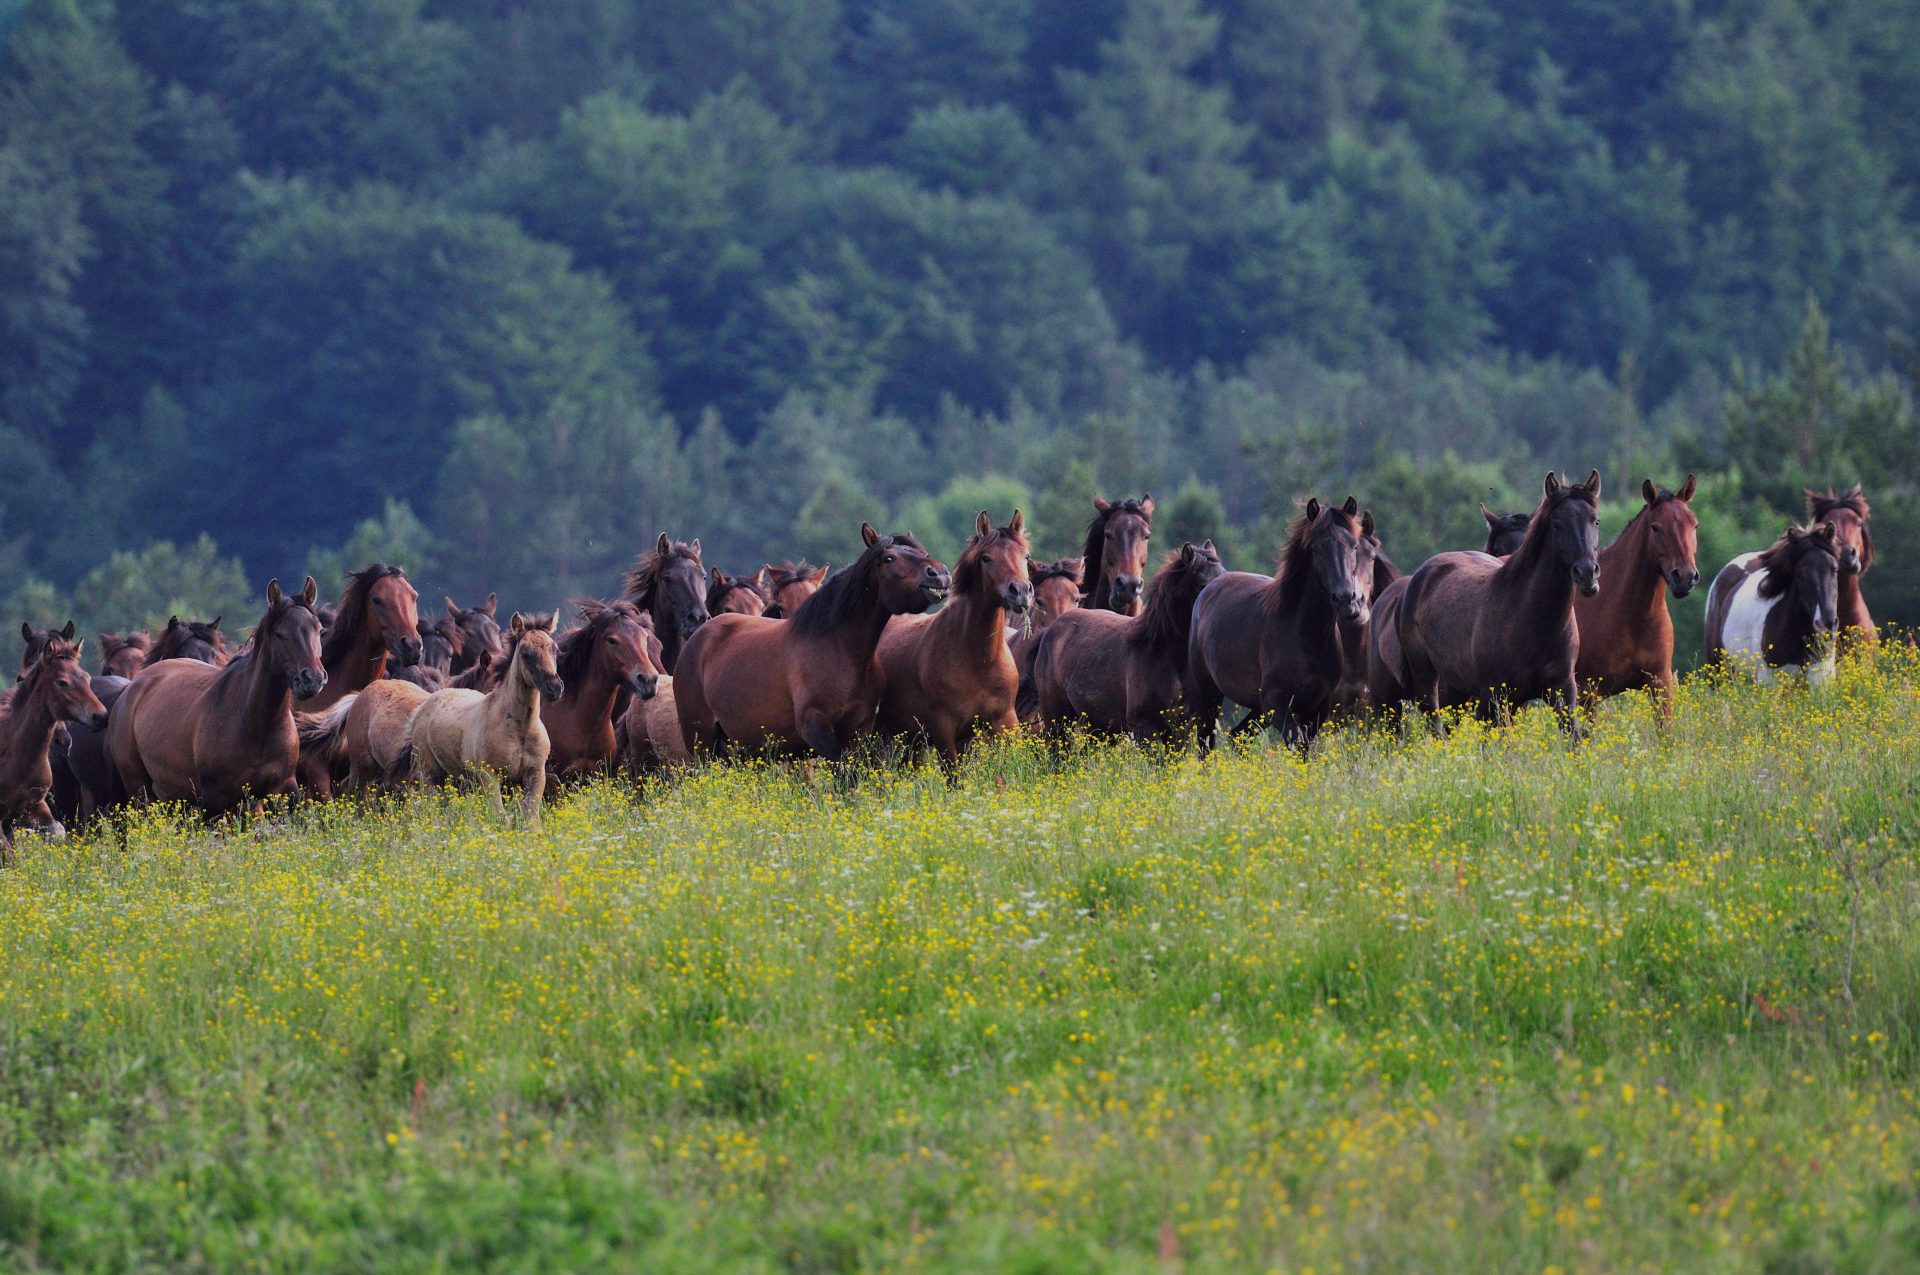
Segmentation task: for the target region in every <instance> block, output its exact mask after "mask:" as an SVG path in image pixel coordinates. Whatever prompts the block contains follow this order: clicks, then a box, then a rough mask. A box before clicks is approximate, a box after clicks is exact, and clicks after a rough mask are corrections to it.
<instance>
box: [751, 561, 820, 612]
mask: <svg viewBox="0 0 1920 1275" xmlns="http://www.w3.org/2000/svg"><path fill="white" fill-rule="evenodd" d="M760 571H761V573H762V574H763V575H764V576H765V578H766V581H767V588H768V590H769V592H770V593H771V594H772V597H773V601H772V603H771V604H770V605H769V606H768V607H767V609H766V612H765V614H766V617H767V618H768V619H769V620H784V619H786V618H787V617H788V616H790V615H792V614H793V613H794V612H795V611H798V610H799V609H800V604H801V603H802V602H805V601H806V600H807V599H808V598H810V597H812V596H813V595H814V594H816V593H818V592H820V586H821V585H823V584H825V583H826V582H827V572H828V566H827V565H826V564H823V565H821V566H818V567H816V566H813V565H812V564H810V563H806V562H782V563H780V564H779V565H778V566H775V565H774V564H773V563H771V562H769V563H768V564H767V565H766V566H764V567H761V568H760Z"/></svg>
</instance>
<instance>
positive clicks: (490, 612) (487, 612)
mask: <svg viewBox="0 0 1920 1275" xmlns="http://www.w3.org/2000/svg"><path fill="white" fill-rule="evenodd" d="M440 600H441V601H442V602H444V603H446V607H447V619H448V620H450V621H451V622H452V624H453V632H454V643H453V661H452V663H450V664H449V665H448V666H447V672H448V673H449V674H450V675H451V676H454V677H458V676H459V675H460V674H462V673H464V672H466V671H467V670H468V669H470V668H472V667H473V666H474V665H476V664H478V663H479V662H480V659H481V657H482V656H489V657H491V658H492V659H493V660H494V662H496V663H498V662H499V660H500V657H501V656H503V655H505V654H506V651H507V648H506V644H505V643H504V642H502V641H501V639H500V622H499V621H498V620H497V619H495V618H494V617H495V616H496V615H497V614H498V612H499V609H500V595H499V594H497V593H489V594H488V595H487V600H486V601H485V602H482V603H481V604H480V605H479V606H477V607H463V606H461V605H460V604H459V603H458V602H455V601H454V600H453V599H452V598H449V597H445V596H444V595H443V596H442V597H441V599H440Z"/></svg>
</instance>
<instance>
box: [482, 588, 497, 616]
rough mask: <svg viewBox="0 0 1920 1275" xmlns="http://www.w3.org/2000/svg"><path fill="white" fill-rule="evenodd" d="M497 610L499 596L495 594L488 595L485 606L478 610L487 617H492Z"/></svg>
mask: <svg viewBox="0 0 1920 1275" xmlns="http://www.w3.org/2000/svg"><path fill="white" fill-rule="evenodd" d="M499 608H500V595H499V594H497V593H489V594H488V595H487V604H486V605H485V606H483V607H481V608H480V609H481V610H482V611H485V612H486V613H487V614H488V615H492V614H493V613H494V612H495V611H497V610H499Z"/></svg>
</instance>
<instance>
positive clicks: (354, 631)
mask: <svg viewBox="0 0 1920 1275" xmlns="http://www.w3.org/2000/svg"><path fill="white" fill-rule="evenodd" d="M395 576H398V577H400V578H401V579H402V580H404V579H406V578H407V573H406V572H405V571H403V570H401V569H400V568H399V567H390V566H388V565H387V564H386V563H384V562H372V563H368V564H367V565H366V566H364V567H362V568H360V569H359V570H358V571H349V572H347V587H346V589H345V590H344V591H343V592H342V593H341V594H340V605H339V608H338V610H337V612H336V618H335V619H334V622H333V627H332V628H330V629H328V630H327V636H326V638H325V639H324V640H323V641H322V642H321V643H320V662H321V663H322V664H324V665H326V666H328V667H329V668H331V667H334V666H336V665H337V663H338V661H340V660H341V659H343V658H345V656H346V654H347V652H348V651H349V650H351V649H353V644H354V643H355V642H357V641H358V640H359V638H360V629H361V626H362V625H364V624H365V623H366V622H367V611H368V609H369V608H368V606H367V598H368V595H370V594H371V593H372V592H373V586H374V585H376V584H379V583H380V582H381V581H382V580H388V579H391V578H393V577H395ZM319 615H320V612H319V610H318V609H317V608H316V609H315V611H314V616H315V618H318V617H319Z"/></svg>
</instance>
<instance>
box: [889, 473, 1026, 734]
mask: <svg viewBox="0 0 1920 1275" xmlns="http://www.w3.org/2000/svg"><path fill="white" fill-rule="evenodd" d="M1032 605H1033V583H1032V581H1031V580H1030V579H1028V575H1027V531H1026V520H1025V519H1024V518H1023V517H1021V515H1020V511H1019V510H1018V509H1016V510H1014V511H1013V520H1012V521H1011V522H1009V523H1007V525H1006V526H1004V527H995V526H994V525H993V520H992V519H991V518H989V517H988V516H987V511H986V510H984V509H983V510H981V511H980V517H979V519H978V520H977V521H976V522H975V524H974V532H973V539H972V540H970V541H968V542H967V547H966V548H965V549H964V550H962V551H961V554H960V557H959V560H958V561H956V562H955V563H954V564H953V599H952V600H951V601H950V602H948V603H947V605H946V606H944V607H942V608H941V609H940V612H939V614H937V615H931V616H927V615H902V616H896V617H895V618H894V620H893V622H892V623H890V624H888V625H887V631H886V632H885V633H884V634H882V635H881V638H880V648H879V655H880V671H881V673H882V674H883V675H884V676H885V678H886V693H885V694H883V695H882V696H881V697H880V718H879V728H880V730H881V731H882V732H884V733H886V734H889V735H894V736H899V737H904V738H915V739H924V740H925V741H926V742H927V743H929V744H931V745H932V747H933V750H934V752H935V753H936V754H938V755H939V757H940V760H941V761H942V762H943V763H945V764H946V765H947V766H948V767H949V768H951V767H952V766H953V765H954V764H955V763H956V762H958V761H959V759H960V750H961V749H962V748H964V747H965V746H966V745H967V744H968V743H969V742H971V741H972V739H973V738H974V736H975V735H977V734H979V733H980V732H982V731H989V730H1011V729H1013V727H1015V726H1017V725H1019V720H1020V719H1019V718H1018V717H1017V716H1016V715H1015V714H1014V711H1013V698H1014V693H1015V692H1016V691H1017V690H1019V687H1020V673H1019V670H1018V669H1016V668H1015V667H1014V663H1013V653H1012V651H1010V650H1009V649H1008V648H1007V616H1008V613H1010V612H1011V613H1012V614H1014V615H1023V614H1025V613H1026V611H1027V609H1028V608H1029V607H1031V606H1032Z"/></svg>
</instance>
